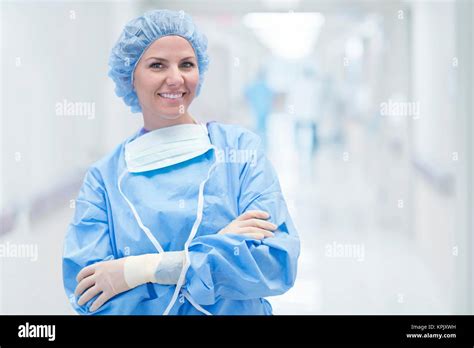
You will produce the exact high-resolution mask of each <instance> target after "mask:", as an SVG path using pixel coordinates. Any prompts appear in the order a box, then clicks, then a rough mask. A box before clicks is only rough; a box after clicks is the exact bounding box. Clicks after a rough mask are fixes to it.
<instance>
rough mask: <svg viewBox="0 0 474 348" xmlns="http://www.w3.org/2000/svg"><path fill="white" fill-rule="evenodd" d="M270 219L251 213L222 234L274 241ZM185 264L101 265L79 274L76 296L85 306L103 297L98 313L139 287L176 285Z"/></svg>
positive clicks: (168, 256) (153, 260)
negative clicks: (110, 301) (116, 299)
mask: <svg viewBox="0 0 474 348" xmlns="http://www.w3.org/2000/svg"><path fill="white" fill-rule="evenodd" d="M269 217H270V215H269V214H268V213H266V212H264V211H261V210H251V211H247V212H245V213H244V214H242V215H240V216H239V217H238V218H236V219H235V220H234V221H232V222H231V223H230V224H229V225H227V226H226V227H225V228H223V229H222V230H221V231H219V232H218V234H220V235H224V234H239V235H243V236H246V237H249V238H253V239H256V240H262V239H264V238H272V237H274V233H273V231H275V230H276V229H277V226H276V225H275V224H273V223H271V222H269V221H266V220H267V219H268V218H269ZM183 264H184V251H178V252H176V251H172V252H165V253H162V254H159V253H156V254H145V255H139V256H128V257H124V258H120V259H116V260H110V261H102V262H97V263H95V264H93V265H90V266H87V267H84V268H83V269H82V270H81V271H80V272H79V274H78V275H77V277H76V280H77V282H78V285H77V287H76V289H75V291H74V295H75V296H76V297H79V296H80V298H79V300H78V302H77V303H78V304H79V305H80V306H82V305H84V304H86V303H87V302H88V301H90V300H91V299H93V298H94V297H95V296H97V295H99V294H100V295H99V296H98V297H97V299H96V300H95V301H94V302H93V303H92V305H91V307H90V309H89V310H90V311H91V312H94V311H96V310H97V309H99V308H100V307H101V306H102V305H103V304H104V303H105V302H107V301H108V300H109V299H111V298H112V297H114V296H116V295H118V294H120V293H122V292H125V291H128V290H130V289H133V288H135V287H137V286H139V285H142V284H145V283H157V284H162V285H173V284H176V283H177V282H178V278H179V275H180V273H181V270H182V267H183Z"/></svg>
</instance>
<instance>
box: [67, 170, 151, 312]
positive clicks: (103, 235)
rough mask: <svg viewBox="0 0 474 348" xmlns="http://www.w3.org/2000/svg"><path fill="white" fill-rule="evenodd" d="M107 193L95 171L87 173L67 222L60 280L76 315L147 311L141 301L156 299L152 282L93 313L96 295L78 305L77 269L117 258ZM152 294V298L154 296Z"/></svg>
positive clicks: (115, 299) (117, 297) (113, 299)
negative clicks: (70, 217)
mask: <svg viewBox="0 0 474 348" xmlns="http://www.w3.org/2000/svg"><path fill="white" fill-rule="evenodd" d="M107 206H108V204H107V193H106V190H105V188H104V184H103V181H102V179H101V175H100V173H99V171H98V170H96V169H91V170H89V171H88V172H87V174H86V176H85V179H84V182H83V184H82V187H81V189H80V192H79V195H78V197H77V199H76V208H75V213H74V216H73V219H72V222H71V223H70V225H69V227H68V230H67V233H66V238H65V241H64V245H63V263H62V266H63V267H62V268H63V283H64V288H65V291H66V295H67V296H68V298H69V302H70V303H71V305H72V307H73V308H74V310H75V311H76V312H77V313H79V314H131V313H136V312H140V313H143V314H147V313H146V309H147V308H146V306H144V303H149V304H150V303H151V302H153V301H154V300H159V298H156V296H151V295H150V293H152V294H155V295H156V293H155V292H154V289H149V287H150V286H151V287H152V286H153V285H152V284H145V285H141V286H138V287H136V288H134V289H131V290H129V291H126V292H123V293H121V294H119V295H117V296H115V297H112V298H111V299H109V300H108V301H107V302H106V303H105V304H103V305H102V307H100V308H99V309H98V310H96V311H95V312H92V313H90V312H89V308H90V306H91V305H92V303H93V302H94V300H95V299H96V298H97V296H96V297H94V298H92V299H91V300H90V301H88V302H87V303H85V304H84V305H82V306H79V305H78V304H77V300H78V298H76V296H75V295H74V290H75V288H76V286H77V281H76V276H77V274H78V273H79V271H80V270H81V269H82V268H84V267H86V266H88V265H91V264H94V263H96V262H100V261H108V260H112V259H115V258H117V253H116V252H114V249H115V247H114V246H113V242H112V238H111V230H110V226H109V214H110V211H109V209H107ZM153 297H155V299H153Z"/></svg>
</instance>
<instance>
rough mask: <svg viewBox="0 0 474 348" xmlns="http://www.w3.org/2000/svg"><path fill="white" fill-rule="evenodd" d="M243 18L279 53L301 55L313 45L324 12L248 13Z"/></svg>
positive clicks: (270, 47) (271, 48)
mask: <svg viewBox="0 0 474 348" xmlns="http://www.w3.org/2000/svg"><path fill="white" fill-rule="evenodd" d="M243 22H244V25H245V26H247V27H249V28H251V29H252V30H253V31H254V32H255V34H256V35H257V37H258V38H259V39H260V40H261V41H262V43H263V44H264V45H266V46H267V47H268V48H269V49H270V50H271V51H272V52H273V53H274V54H275V55H278V56H281V57H283V58H289V59H298V58H303V57H304V56H306V55H307V54H309V53H310V52H311V50H312V49H313V47H314V45H315V44H316V41H317V38H318V36H319V32H320V30H321V27H322V25H323V24H324V16H323V15H322V14H321V13H318V12H262V13H248V14H246V15H245V16H244V18H243Z"/></svg>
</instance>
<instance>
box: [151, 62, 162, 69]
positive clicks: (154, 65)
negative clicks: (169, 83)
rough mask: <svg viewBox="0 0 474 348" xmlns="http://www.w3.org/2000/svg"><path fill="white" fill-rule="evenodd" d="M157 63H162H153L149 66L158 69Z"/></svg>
mask: <svg viewBox="0 0 474 348" xmlns="http://www.w3.org/2000/svg"><path fill="white" fill-rule="evenodd" d="M157 65H160V66H162V65H163V64H161V63H153V64H151V65H150V68H153V69H159V68H160V67H158V66H157Z"/></svg>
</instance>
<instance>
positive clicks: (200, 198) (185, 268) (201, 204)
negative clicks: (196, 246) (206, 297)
mask: <svg viewBox="0 0 474 348" xmlns="http://www.w3.org/2000/svg"><path fill="white" fill-rule="evenodd" d="M211 148H212V149H213V150H214V155H215V154H216V151H217V148H216V147H215V146H213V145H212V146H211ZM216 165H217V158H216V159H215V161H214V163H213V164H212V166H211V168H210V169H209V171H208V173H207V178H206V179H204V180H203V181H202V182H201V184H200V185H199V196H198V207H197V214H196V220H195V221H194V225H193V227H192V229H191V233H190V234H189V237H188V240H187V241H186V243H185V244H184V252H185V256H186V258H185V262H184V265H183V269H182V270H181V274H180V275H179V279H178V283H177V284H176V289H175V290H174V293H173V297H172V298H171V301H170V303H169V304H168V307H166V310H165V311H164V313H163V315H168V314H169V312H170V310H171V308H173V306H174V304H175V303H176V300H177V298H178V295H179V291H180V290H181V288H182V286H183V285H184V281H185V278H186V273H187V271H188V268H189V266H190V264H191V262H190V259H189V250H188V248H189V245H190V244H191V241H192V240H193V239H194V236H195V235H196V233H197V230H198V228H199V225H200V224H201V221H202V213H203V209H204V185H205V184H206V182H207V181H208V180H209V177H210V175H211V172H212V171H213V170H214V168H215V167H216ZM189 297H191V296H189ZM189 302H191V301H189ZM193 302H194V301H193ZM193 302H191V304H192V305H193V306H194V304H193ZM194 307H195V308H196V309H198V310H199V311H201V310H200V309H199V308H198V307H196V306H194ZM199 307H201V306H199ZM201 308H202V307H201ZM201 312H202V311H201ZM205 312H207V311H205ZM205 312H203V313H205ZM207 313H209V312H207ZM207 313H205V314H207ZM209 314H210V313H209Z"/></svg>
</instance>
